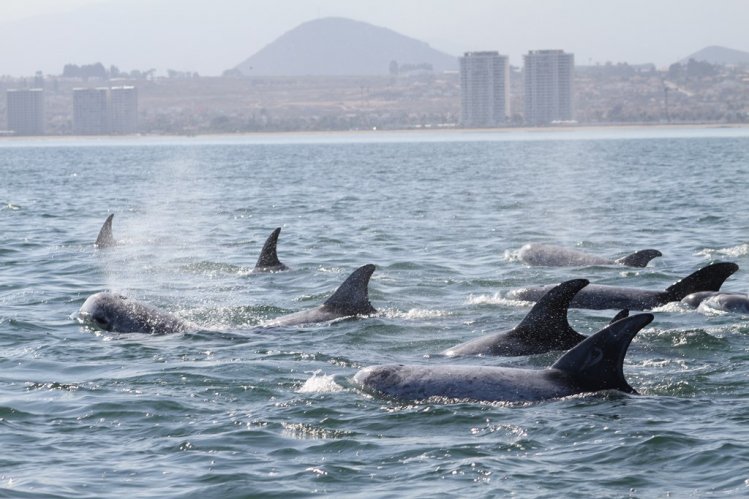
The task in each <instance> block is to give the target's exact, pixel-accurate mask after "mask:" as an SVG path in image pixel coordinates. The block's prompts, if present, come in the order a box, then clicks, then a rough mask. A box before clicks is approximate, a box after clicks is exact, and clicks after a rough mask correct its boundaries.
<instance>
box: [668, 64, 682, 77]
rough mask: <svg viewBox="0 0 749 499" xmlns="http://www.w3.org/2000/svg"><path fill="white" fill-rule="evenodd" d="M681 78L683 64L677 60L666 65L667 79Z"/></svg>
mask: <svg viewBox="0 0 749 499" xmlns="http://www.w3.org/2000/svg"><path fill="white" fill-rule="evenodd" d="M682 78H684V66H683V65H682V64H681V63H678V62H675V63H673V64H671V65H670V66H669V67H668V79H669V80H680V79H682Z"/></svg>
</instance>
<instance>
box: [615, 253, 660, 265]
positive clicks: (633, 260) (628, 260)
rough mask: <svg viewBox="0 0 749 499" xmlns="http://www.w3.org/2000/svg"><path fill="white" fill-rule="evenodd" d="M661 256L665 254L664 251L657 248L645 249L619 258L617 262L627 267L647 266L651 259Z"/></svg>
mask: <svg viewBox="0 0 749 499" xmlns="http://www.w3.org/2000/svg"><path fill="white" fill-rule="evenodd" d="M659 256H663V253H661V252H660V251H658V250H657V249H644V250H640V251H635V252H634V253H632V254H631V255H627V256H625V257H622V258H619V259H618V260H616V263H618V264H620V265H626V266H627V267H647V266H648V263H650V260H652V259H653V258H656V257H659Z"/></svg>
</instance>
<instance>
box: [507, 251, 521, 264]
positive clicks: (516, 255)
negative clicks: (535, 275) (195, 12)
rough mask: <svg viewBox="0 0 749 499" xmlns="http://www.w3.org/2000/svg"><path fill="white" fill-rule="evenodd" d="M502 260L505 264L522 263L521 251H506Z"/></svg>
mask: <svg viewBox="0 0 749 499" xmlns="http://www.w3.org/2000/svg"><path fill="white" fill-rule="evenodd" d="M502 260H504V261H505V262H513V263H515V262H522V260H521V259H520V250H519V249H515V250H505V252H504V254H503V255H502Z"/></svg>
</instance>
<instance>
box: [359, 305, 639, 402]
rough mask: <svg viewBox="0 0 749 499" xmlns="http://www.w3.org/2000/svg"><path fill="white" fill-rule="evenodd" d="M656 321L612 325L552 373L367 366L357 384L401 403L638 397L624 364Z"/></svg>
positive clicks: (559, 362) (570, 353)
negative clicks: (614, 393) (600, 394)
mask: <svg viewBox="0 0 749 499" xmlns="http://www.w3.org/2000/svg"><path fill="white" fill-rule="evenodd" d="M652 320H653V315H652V314H639V315H635V316H632V317H627V318H625V319H622V320H620V321H617V322H614V323H613V324H610V325H608V326H607V327H605V328H604V329H602V330H600V331H598V332H597V333H595V334H593V335H591V336H589V337H588V338H586V339H585V340H583V341H582V342H581V343H579V344H578V345H577V346H575V347H573V348H572V349H571V350H569V351H568V352H567V353H565V354H564V355H562V357H560V358H559V360H557V361H556V363H554V365H552V366H551V367H550V368H548V369H518V368H509V367H495V366H465V365H439V366H425V365H401V364H394V365H381V366H370V367H366V368H364V369H362V370H360V371H359V372H357V373H356V374H355V375H354V378H353V382H354V383H355V384H357V385H358V386H359V387H361V388H362V389H363V390H364V391H366V392H369V393H373V394H376V395H383V396H385V397H390V398H394V399H398V400H423V399H428V398H430V397H445V398H448V399H469V400H487V401H506V402H527V401H537V400H545V399H551V398H559V397H567V396H569V395H575V394H578V393H589V392H597V391H601V390H619V391H622V392H625V393H637V392H636V391H635V389H634V388H632V387H631V386H629V384H628V383H627V380H626V379H625V378H624V373H623V371H622V364H623V362H624V356H625V354H626V352H627V348H628V347H629V344H630V342H631V341H632V338H634V336H635V335H636V334H637V332H638V331H640V329H642V328H643V327H645V326H646V325H648V324H649V323H650V322H651V321H652Z"/></svg>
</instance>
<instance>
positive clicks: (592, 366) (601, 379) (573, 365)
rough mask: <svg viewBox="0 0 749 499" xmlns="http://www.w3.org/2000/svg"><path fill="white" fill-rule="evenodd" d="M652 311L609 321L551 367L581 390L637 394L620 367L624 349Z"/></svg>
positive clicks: (645, 324)
mask: <svg viewBox="0 0 749 499" xmlns="http://www.w3.org/2000/svg"><path fill="white" fill-rule="evenodd" d="M652 320H653V314H638V315H634V316H632V317H626V318H624V319H622V320H619V321H617V322H615V323H613V324H609V325H608V326H606V327H605V328H603V329H601V330H600V331H598V332H597V333H595V334H593V335H591V336H589V337H588V338H586V339H585V340H584V341H583V342H581V343H580V344H579V345H577V346H576V347H574V348H572V349H571V350H569V351H568V352H567V353H565V354H564V355H562V357H560V358H559V360H557V361H556V363H554V365H553V366H551V368H552V369H558V370H560V371H564V372H565V373H566V374H567V375H568V376H570V377H571V378H572V379H573V380H574V382H575V383H576V384H577V385H578V387H579V388H580V389H581V390H583V391H591V392H593V391H598V390H621V391H623V392H627V393H637V392H636V391H635V389H634V388H632V387H631V386H629V384H628V383H627V380H626V379H625V378H624V372H623V370H622V367H623V364H624V356H625V354H626V353H627V348H629V344H630V343H631V342H632V339H633V338H634V337H635V335H636V334H637V332H638V331H640V330H641V329H642V328H644V327H645V326H647V325H648V324H650V322H651V321H652Z"/></svg>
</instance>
